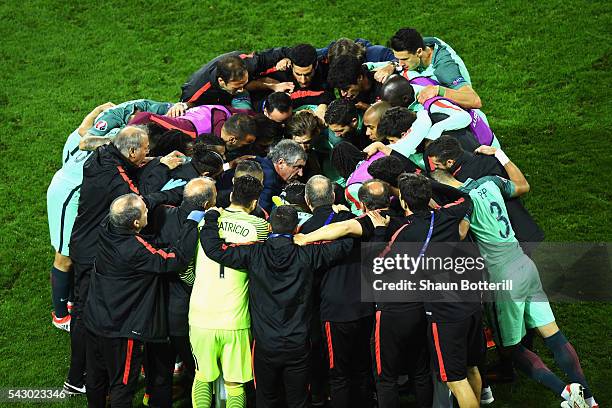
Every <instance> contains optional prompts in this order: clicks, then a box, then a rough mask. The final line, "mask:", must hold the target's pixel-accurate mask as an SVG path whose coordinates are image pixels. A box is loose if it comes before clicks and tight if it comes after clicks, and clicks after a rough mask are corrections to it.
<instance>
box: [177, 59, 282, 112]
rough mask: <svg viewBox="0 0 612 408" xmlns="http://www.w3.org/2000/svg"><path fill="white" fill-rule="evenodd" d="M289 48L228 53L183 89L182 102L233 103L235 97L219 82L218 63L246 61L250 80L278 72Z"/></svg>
mask: <svg viewBox="0 0 612 408" xmlns="http://www.w3.org/2000/svg"><path fill="white" fill-rule="evenodd" d="M288 51H289V48H285V47H279V48H271V49H268V50H265V51H261V52H253V53H251V54H243V53H240V52H239V51H233V52H228V53H227V54H223V55H220V56H218V57H217V58H215V59H213V60H212V61H210V62H208V63H207V64H205V65H204V66H203V67H202V68H200V69H199V70H197V71H196V72H195V73H194V74H193V75H191V77H190V78H189V80H188V81H187V82H185V84H183V86H182V87H181V89H182V93H181V101H183V102H188V103H192V104H194V105H226V106H229V105H231V103H232V99H233V98H234V96H233V95H231V94H229V93H228V92H227V91H224V90H223V89H221V87H220V86H219V82H218V81H217V62H218V61H219V60H220V59H221V58H223V57H229V56H236V57H240V58H241V59H242V60H244V62H245V64H246V66H247V71H248V72H249V80H251V79H254V78H257V77H259V76H264V75H268V74H271V73H273V72H276V68H275V66H276V63H277V62H278V61H280V60H281V59H283V58H285V57H287V55H288Z"/></svg>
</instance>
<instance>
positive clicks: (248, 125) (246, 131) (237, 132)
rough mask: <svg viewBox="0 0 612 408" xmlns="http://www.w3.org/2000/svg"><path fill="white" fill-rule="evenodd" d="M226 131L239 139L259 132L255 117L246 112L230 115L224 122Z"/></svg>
mask: <svg viewBox="0 0 612 408" xmlns="http://www.w3.org/2000/svg"><path fill="white" fill-rule="evenodd" d="M223 127H224V128H225V130H226V132H228V133H229V134H231V135H232V136H234V137H235V138H236V139H238V140H244V139H246V138H247V136H248V135H253V136H255V135H256V134H257V124H256V123H255V119H253V118H252V117H250V116H249V115H247V114H245V113H236V114H234V115H232V116H230V117H229V118H228V119H227V120H226V121H225V123H224V124H223Z"/></svg>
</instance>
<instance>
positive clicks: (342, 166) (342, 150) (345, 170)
mask: <svg viewBox="0 0 612 408" xmlns="http://www.w3.org/2000/svg"><path fill="white" fill-rule="evenodd" d="M365 158H366V154H365V152H363V151H361V150H359V149H358V148H357V147H355V145H354V144H352V143H350V142H345V141H342V142H340V143H338V144H337V145H336V146H335V147H334V148H333V150H332V156H331V161H332V166H334V168H335V169H336V170H337V171H338V173H340V175H341V176H342V177H344V178H345V179H348V178H349V176H350V175H351V173H353V172H354V171H355V168H356V167H357V165H358V164H359V162H360V161H362V160H364V159H365Z"/></svg>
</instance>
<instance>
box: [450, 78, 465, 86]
mask: <svg viewBox="0 0 612 408" xmlns="http://www.w3.org/2000/svg"><path fill="white" fill-rule="evenodd" d="M460 82H465V79H464V78H463V77H462V76H460V77H457V78H455V80H454V81H453V85H457V84H459V83H460Z"/></svg>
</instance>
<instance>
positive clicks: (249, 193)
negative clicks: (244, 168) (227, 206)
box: [231, 175, 263, 207]
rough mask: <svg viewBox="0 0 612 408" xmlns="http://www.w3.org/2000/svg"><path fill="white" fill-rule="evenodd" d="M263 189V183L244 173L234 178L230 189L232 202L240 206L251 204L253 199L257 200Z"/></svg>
mask: <svg viewBox="0 0 612 408" xmlns="http://www.w3.org/2000/svg"><path fill="white" fill-rule="evenodd" d="M262 190H263V184H261V182H260V181H259V180H257V179H256V178H255V177H253V176H249V175H244V176H240V177H238V178H236V179H234V187H233V189H232V198H231V202H232V204H236V205H239V206H241V207H247V206H249V205H251V203H252V202H253V200H258V199H259V196H260V194H261V192H262Z"/></svg>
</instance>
